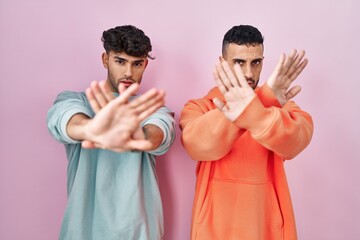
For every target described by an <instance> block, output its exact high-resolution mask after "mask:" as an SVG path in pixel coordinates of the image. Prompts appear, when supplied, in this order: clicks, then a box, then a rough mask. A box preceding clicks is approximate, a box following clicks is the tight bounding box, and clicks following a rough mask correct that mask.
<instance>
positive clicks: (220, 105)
mask: <svg viewBox="0 0 360 240" xmlns="http://www.w3.org/2000/svg"><path fill="white" fill-rule="evenodd" d="M213 103H214V105H215V106H216V108H217V109H219V110H220V111H221V112H224V111H225V110H226V109H227V108H226V104H225V103H224V102H223V101H221V100H220V99H219V98H214V99H213Z"/></svg>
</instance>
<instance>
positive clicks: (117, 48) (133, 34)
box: [101, 25, 154, 59]
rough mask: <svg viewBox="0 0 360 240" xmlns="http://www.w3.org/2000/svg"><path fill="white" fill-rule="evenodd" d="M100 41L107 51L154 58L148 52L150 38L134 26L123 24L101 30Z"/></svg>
mask: <svg viewBox="0 0 360 240" xmlns="http://www.w3.org/2000/svg"><path fill="white" fill-rule="evenodd" d="M101 41H102V42H103V43H104V48H105V51H106V52H107V53H109V52H110V51H114V52H116V53H120V52H124V53H126V54H127V55H129V56H133V57H148V58H150V59H154V57H152V56H151V55H150V54H149V52H151V50H152V46H151V42H150V38H149V37H148V36H146V35H145V33H144V32H143V31H142V30H141V29H138V28H137V27H135V26H131V25H124V26H117V27H115V28H110V29H108V30H106V31H104V32H103V34H102V38H101Z"/></svg>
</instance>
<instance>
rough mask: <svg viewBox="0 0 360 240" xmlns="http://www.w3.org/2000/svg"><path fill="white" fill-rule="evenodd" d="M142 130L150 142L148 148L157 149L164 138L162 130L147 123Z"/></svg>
mask: <svg viewBox="0 0 360 240" xmlns="http://www.w3.org/2000/svg"><path fill="white" fill-rule="evenodd" d="M143 131H144V134H145V139H146V140H148V141H150V142H151V143H152V148H151V149H149V151H151V150H155V149H157V148H158V147H159V146H160V144H161V143H162V141H163V139H164V133H163V131H162V130H161V129H160V128H159V127H158V126H156V125H153V124H148V125H145V126H144V127H143Z"/></svg>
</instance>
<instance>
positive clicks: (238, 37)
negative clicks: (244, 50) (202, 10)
mask: <svg viewBox="0 0 360 240" xmlns="http://www.w3.org/2000/svg"><path fill="white" fill-rule="evenodd" d="M230 43H236V44H238V45H252V46H256V45H259V44H262V45H263V43H264V37H263V36H262V35H261V32H260V31H259V30H258V29H257V28H256V27H253V26H250V25H239V26H234V27H232V28H231V29H230V30H229V31H227V33H226V34H225V35H224V39H223V43H222V53H223V55H224V54H225V50H226V48H227V46H228V45H229V44H230Z"/></svg>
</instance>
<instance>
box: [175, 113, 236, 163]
mask: <svg viewBox="0 0 360 240" xmlns="http://www.w3.org/2000/svg"><path fill="white" fill-rule="evenodd" d="M180 127H181V129H182V137H181V141H182V144H183V146H184V148H185V149H186V151H187V152H188V154H189V155H190V156H191V158H192V159H194V160H198V161H199V160H201V161H211V160H218V159H220V158H221V157H223V156H224V155H226V154H227V153H228V152H229V151H230V149H231V148H232V146H233V144H234V142H235V141H236V140H237V139H238V138H239V136H240V135H241V133H242V132H243V131H241V130H240V128H238V127H237V126H236V125H235V124H233V123H232V122H230V121H229V120H227V119H226V118H225V116H224V115H223V113H221V112H220V111H218V110H211V111H209V112H207V113H205V114H200V113H196V112H193V111H187V110H186V109H185V110H184V111H183V113H182V117H181V121H180Z"/></svg>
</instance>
